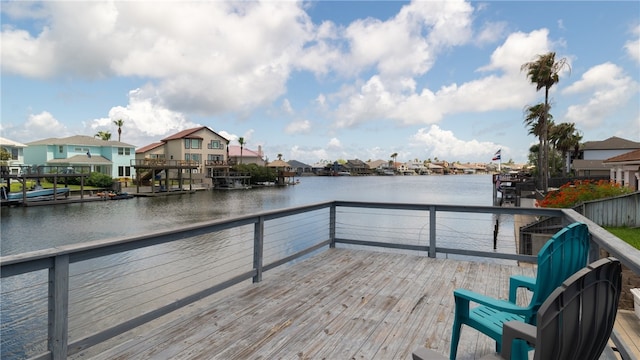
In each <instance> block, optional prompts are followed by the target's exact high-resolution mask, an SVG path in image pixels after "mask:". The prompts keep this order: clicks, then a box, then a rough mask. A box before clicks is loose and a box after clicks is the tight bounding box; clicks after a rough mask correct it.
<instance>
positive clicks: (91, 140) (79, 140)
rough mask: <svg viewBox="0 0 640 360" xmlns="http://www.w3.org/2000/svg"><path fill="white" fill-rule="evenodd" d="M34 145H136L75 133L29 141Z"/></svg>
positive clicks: (29, 144)
mask: <svg viewBox="0 0 640 360" xmlns="http://www.w3.org/2000/svg"><path fill="white" fill-rule="evenodd" d="M34 145H82V146H112V147H117V146H122V147H135V146H134V145H131V144H127V143H124V142H121V141H113V140H102V139H98V138H95V137H91V136H87V135H74V136H69V137H66V138H48V139H43V140H37V141H32V142H30V143H27V146H34Z"/></svg>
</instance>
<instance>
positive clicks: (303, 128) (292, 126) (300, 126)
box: [284, 120, 311, 134]
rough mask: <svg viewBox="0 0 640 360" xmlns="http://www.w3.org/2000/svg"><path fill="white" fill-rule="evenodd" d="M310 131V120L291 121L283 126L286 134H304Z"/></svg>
mask: <svg viewBox="0 0 640 360" xmlns="http://www.w3.org/2000/svg"><path fill="white" fill-rule="evenodd" d="M310 131H311V121H309V120H298V121H293V122H291V123H289V125H287V126H286V127H285V128H284V132H285V133H287V134H306V133H309V132H310Z"/></svg>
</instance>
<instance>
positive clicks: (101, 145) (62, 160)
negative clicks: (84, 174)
mask: <svg viewBox="0 0 640 360" xmlns="http://www.w3.org/2000/svg"><path fill="white" fill-rule="evenodd" d="M26 145H27V146H26V147H25V148H24V149H23V152H24V163H25V165H30V166H40V165H43V166H52V167H54V166H55V167H58V168H60V167H74V166H77V167H82V168H87V167H88V168H90V171H91V172H98V173H101V174H106V175H109V176H111V177H112V178H114V179H117V178H128V177H131V176H132V175H133V171H132V167H131V160H133V159H134V157H135V146H134V145H131V144H127V143H124V142H120V141H110V140H102V139H97V138H94V137H91V136H86V135H75V136H69V137H66V138H48V139H44V140H38V141H33V142H29V143H27V144H26Z"/></svg>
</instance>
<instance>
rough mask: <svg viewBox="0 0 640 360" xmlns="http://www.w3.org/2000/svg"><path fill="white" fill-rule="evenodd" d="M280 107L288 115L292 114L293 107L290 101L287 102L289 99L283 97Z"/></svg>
mask: <svg viewBox="0 0 640 360" xmlns="http://www.w3.org/2000/svg"><path fill="white" fill-rule="evenodd" d="M280 109H281V110H282V111H283V112H284V113H285V114H288V115H292V114H293V107H292V106H291V103H290V102H289V99H284V100H283V101H282V106H281V107H280Z"/></svg>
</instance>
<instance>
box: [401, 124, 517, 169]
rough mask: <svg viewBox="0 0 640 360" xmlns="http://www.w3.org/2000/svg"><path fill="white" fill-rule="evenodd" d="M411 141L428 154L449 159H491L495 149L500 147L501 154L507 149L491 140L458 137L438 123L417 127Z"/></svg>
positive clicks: (506, 151)
mask: <svg viewBox="0 0 640 360" xmlns="http://www.w3.org/2000/svg"><path fill="white" fill-rule="evenodd" d="M411 141H412V143H413V144H412V145H413V146H414V147H420V148H422V149H425V148H426V153H427V155H428V156H430V157H438V158H440V159H441V160H449V161H454V160H455V161H457V160H461V161H462V160H465V159H472V160H477V159H478V157H479V156H484V157H485V158H487V159H489V160H491V156H493V154H495V152H496V151H497V149H499V148H502V153H503V154H505V153H508V151H509V149H508V148H506V147H504V146H500V145H499V144H495V143H493V142H488V141H486V142H480V141H477V140H469V141H465V140H461V139H458V138H456V136H455V135H454V134H453V132H452V131H448V130H443V129H441V128H440V127H439V126H438V125H431V127H430V128H428V129H427V128H422V129H419V130H418V132H416V133H415V134H414V135H413V136H412V137H411ZM489 160H487V161H489Z"/></svg>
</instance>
